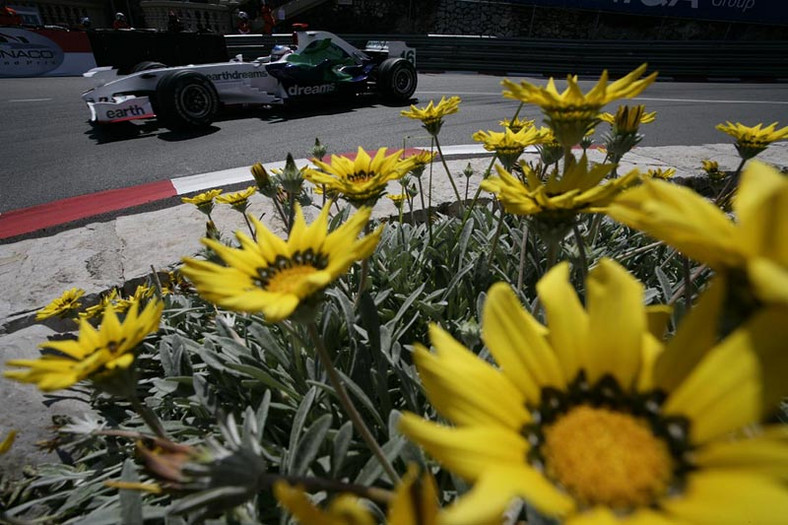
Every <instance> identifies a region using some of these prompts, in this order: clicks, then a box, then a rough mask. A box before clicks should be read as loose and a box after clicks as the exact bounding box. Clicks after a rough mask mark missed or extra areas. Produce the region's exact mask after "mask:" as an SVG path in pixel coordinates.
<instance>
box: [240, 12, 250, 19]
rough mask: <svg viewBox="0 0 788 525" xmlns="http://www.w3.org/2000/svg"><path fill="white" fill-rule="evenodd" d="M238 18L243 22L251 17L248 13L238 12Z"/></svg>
mask: <svg viewBox="0 0 788 525" xmlns="http://www.w3.org/2000/svg"><path fill="white" fill-rule="evenodd" d="M238 18H240V19H241V20H247V19H248V18H249V15H247V14H246V11H238Z"/></svg>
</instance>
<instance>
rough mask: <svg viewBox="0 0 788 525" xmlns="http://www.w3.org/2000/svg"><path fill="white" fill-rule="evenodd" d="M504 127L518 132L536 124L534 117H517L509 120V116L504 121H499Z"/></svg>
mask: <svg viewBox="0 0 788 525" xmlns="http://www.w3.org/2000/svg"><path fill="white" fill-rule="evenodd" d="M498 124H500V125H501V126H502V127H504V128H506V129H509V130H512V132H513V133H517V132H518V131H520V130H521V129H523V128H530V127H531V126H533V125H534V121H533V119H521V118H519V117H515V118H514V119H513V120H509V119H508V118H505V119H503V120H502V121H500V122H498Z"/></svg>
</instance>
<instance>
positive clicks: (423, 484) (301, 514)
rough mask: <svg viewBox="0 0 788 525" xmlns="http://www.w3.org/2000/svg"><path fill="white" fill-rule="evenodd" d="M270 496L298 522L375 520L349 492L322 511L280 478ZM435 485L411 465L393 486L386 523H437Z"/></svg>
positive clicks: (332, 524)
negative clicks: (393, 491)
mask: <svg viewBox="0 0 788 525" xmlns="http://www.w3.org/2000/svg"><path fill="white" fill-rule="evenodd" d="M274 495H275V496H276V499H277V500H278V501H279V503H280V504H281V505H282V506H283V507H285V508H286V509H287V510H288V511H290V512H291V513H292V514H293V516H294V517H295V518H296V519H297V520H298V523H300V524H301V525H368V524H369V525H372V524H373V523H375V520H374V518H373V516H372V514H371V513H370V511H369V510H367V509H366V508H365V507H364V506H363V505H362V504H361V502H360V501H359V499H358V498H357V497H355V496H352V495H350V494H341V495H339V496H338V497H337V498H335V499H334V500H333V501H332V502H331V503H330V504H329V506H328V508H327V509H326V510H320V509H319V508H318V507H317V506H315V505H314V504H313V503H312V502H311V501H310V500H309V498H308V497H307V495H306V494H305V493H304V491H303V489H302V488H300V487H292V486H290V485H288V484H287V483H286V482H284V481H277V482H276V483H275V484H274ZM439 511H440V508H439V507H438V488H437V486H436V484H435V480H434V479H433V478H432V476H430V475H429V473H425V474H424V475H423V476H422V477H421V478H419V475H418V468H417V467H416V465H415V464H411V465H408V472H407V473H406V474H405V476H403V478H402V481H401V482H400V483H399V484H398V485H397V487H396V490H395V493H394V498H393V500H392V501H391V503H390V504H389V508H388V513H387V515H386V523H387V524H388V525H436V524H437V523H438V514H439Z"/></svg>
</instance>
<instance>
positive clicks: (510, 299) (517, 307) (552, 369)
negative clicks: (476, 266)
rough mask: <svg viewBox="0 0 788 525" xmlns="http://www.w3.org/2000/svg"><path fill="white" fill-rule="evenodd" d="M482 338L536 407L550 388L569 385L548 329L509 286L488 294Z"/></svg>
mask: <svg viewBox="0 0 788 525" xmlns="http://www.w3.org/2000/svg"><path fill="white" fill-rule="evenodd" d="M482 323H483V324H482V337H483V339H484V342H485V343H486V344H487V346H488V348H489V349H490V353H492V355H493V357H495V360H496V361H497V362H498V364H499V365H501V368H502V369H503V373H504V374H506V376H507V377H509V378H510V379H511V380H512V382H513V383H514V384H515V386H517V387H518V388H519V389H520V391H521V392H522V393H523V394H524V395H525V396H526V397H527V398H528V401H530V402H531V403H532V404H534V405H538V404H539V401H540V394H541V389H542V388H543V387H546V386H552V387H554V388H558V389H561V388H563V387H564V386H565V385H566V380H565V379H564V376H563V372H562V370H561V367H560V364H559V363H558V359H557V357H556V355H555V353H554V352H553V349H552V348H550V345H549V344H548V343H547V340H546V339H545V337H544V335H545V334H544V327H543V326H541V325H540V324H539V323H538V322H537V321H536V320H535V319H534V318H533V317H531V314H529V313H527V312H526V311H525V310H524V309H523V307H522V305H521V304H520V301H518V300H517V297H516V296H515V295H514V292H512V289H511V288H510V287H509V285H507V284H504V283H496V284H494V285H493V286H492V287H491V288H490V291H489V293H488V295H487V302H486V303H485V305H484V313H483V321H482Z"/></svg>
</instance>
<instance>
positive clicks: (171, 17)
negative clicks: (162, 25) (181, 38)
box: [167, 9, 183, 33]
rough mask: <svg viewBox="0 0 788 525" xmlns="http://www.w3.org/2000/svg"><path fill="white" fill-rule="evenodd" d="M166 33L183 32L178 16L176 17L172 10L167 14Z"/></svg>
mask: <svg viewBox="0 0 788 525" xmlns="http://www.w3.org/2000/svg"><path fill="white" fill-rule="evenodd" d="M167 31H169V32H170V33H180V32H181V31H183V24H182V23H181V19H180V18H178V15H176V14H175V11H173V10H172V9H170V12H169V13H168V14H167Z"/></svg>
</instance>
